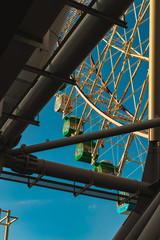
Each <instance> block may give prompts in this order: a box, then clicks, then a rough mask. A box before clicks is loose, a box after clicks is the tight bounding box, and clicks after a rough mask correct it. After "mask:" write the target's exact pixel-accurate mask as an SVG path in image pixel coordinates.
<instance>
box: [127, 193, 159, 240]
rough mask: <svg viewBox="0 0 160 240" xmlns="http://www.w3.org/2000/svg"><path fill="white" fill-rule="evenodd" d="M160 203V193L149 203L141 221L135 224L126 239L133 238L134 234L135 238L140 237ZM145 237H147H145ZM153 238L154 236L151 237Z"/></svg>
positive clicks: (130, 239)
mask: <svg viewBox="0 0 160 240" xmlns="http://www.w3.org/2000/svg"><path fill="white" fill-rule="evenodd" d="M159 204H160V193H159V194H158V195H157V196H156V197H155V198H154V200H153V201H152V203H151V204H150V205H149V207H148V208H147V210H146V211H145V212H144V214H143V215H142V216H141V218H140V219H139V221H137V223H136V224H135V225H134V227H133V229H132V230H131V231H130V232H129V234H128V236H127V238H126V239H125V240H132V239H133V236H134V238H135V239H138V237H139V235H140V234H141V232H142V231H143V229H144V228H145V226H146V225H147V223H148V222H149V220H150V219H151V217H152V215H153V214H154V212H155V211H156V209H157V207H158V206H159ZM144 239H145V238H144ZM151 239H153V238H151Z"/></svg>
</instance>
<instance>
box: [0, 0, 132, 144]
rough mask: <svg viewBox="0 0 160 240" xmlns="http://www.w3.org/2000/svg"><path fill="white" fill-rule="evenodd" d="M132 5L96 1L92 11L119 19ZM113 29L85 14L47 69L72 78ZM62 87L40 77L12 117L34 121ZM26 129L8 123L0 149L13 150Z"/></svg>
mask: <svg viewBox="0 0 160 240" xmlns="http://www.w3.org/2000/svg"><path fill="white" fill-rule="evenodd" d="M132 3H133V0H121V1H119V0H112V1H111V0H110V1H107V0H97V1H96V3H95V4H94V5H93V8H94V9H96V10H98V11H102V12H103V13H104V14H105V13H108V14H110V15H111V16H113V18H116V19H118V18H120V17H121V16H122V14H124V12H125V11H126V10H127V9H128V7H129V6H130V5H131V4H132ZM112 26H113V23H111V22H110V21H104V20H103V19H101V18H98V17H95V16H92V15H90V14H86V16H85V17H84V18H83V19H82V21H81V22H80V24H79V25H78V26H77V27H76V29H75V31H74V32H73V33H72V34H71V35H70V37H69V38H68V39H67V41H65V43H64V44H63V46H62V47H61V49H60V50H59V51H58V52H57V54H56V55H55V57H54V58H53V60H52V62H51V64H49V66H48V67H47V68H46V69H45V70H46V71H49V72H52V73H53V74H55V75H58V76H63V77H64V78H65V77H68V78H69V76H70V75H71V74H72V73H73V72H74V71H75V69H76V68H77V67H78V66H79V64H80V63H81V62H82V61H83V60H84V59H85V58H86V56H87V55H88V54H89V53H90V52H91V51H92V49H93V48H94V47H95V46H96V45H97V44H98V43H99V41H100V40H101V39H102V38H103V37H104V36H105V34H106V33H107V32H108V31H109V30H110V29H111V28H112ZM63 84H64V81H59V80H56V79H55V81H53V79H50V78H46V77H43V76H42V77H40V78H39V79H38V81H37V82H36V84H35V85H34V86H33V87H32V88H31V90H30V91H29V93H28V94H27V95H26V96H25V97H24V99H23V100H22V102H21V103H20V104H19V106H18V107H17V109H16V110H15V112H14V113H13V114H16V115H18V116H21V117H27V118H29V119H34V118H35V117H36V116H37V114H38V113H39V112H40V111H41V110H42V109H43V107H44V106H45V105H46V104H47V103H48V101H49V100H50V99H51V98H52V97H53V96H54V94H55V93H56V92H57V91H58V89H59V88H60V87H61V86H62V85H63ZM27 126H28V125H27V124H26V123H22V122H21V123H19V122H17V121H14V120H11V121H10V122H7V124H6V125H4V126H3V129H2V133H1V137H0V141H1V146H2V147H3V146H4V147H7V148H12V147H14V146H15V144H16V143H17V140H18V139H19V137H20V135H21V134H22V132H23V131H24V129H25V128H26V127H27ZM15 142H16V143H15Z"/></svg>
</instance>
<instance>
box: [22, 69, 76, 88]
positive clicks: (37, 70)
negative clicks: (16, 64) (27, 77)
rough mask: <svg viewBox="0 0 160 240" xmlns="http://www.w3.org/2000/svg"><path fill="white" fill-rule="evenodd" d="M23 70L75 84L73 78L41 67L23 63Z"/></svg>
mask: <svg viewBox="0 0 160 240" xmlns="http://www.w3.org/2000/svg"><path fill="white" fill-rule="evenodd" d="M23 70H26V71H28V72H32V73H36V74H38V75H41V76H45V77H47V78H50V79H53V80H54V81H55V80H57V81H63V82H66V83H69V84H71V85H75V84H76V81H75V79H70V78H68V77H61V76H59V75H56V74H53V73H51V72H48V71H43V70H41V69H38V68H35V67H32V66H29V65H24V66H23Z"/></svg>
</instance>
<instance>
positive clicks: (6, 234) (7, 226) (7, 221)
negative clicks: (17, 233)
mask: <svg viewBox="0 0 160 240" xmlns="http://www.w3.org/2000/svg"><path fill="white" fill-rule="evenodd" d="M10 213H11V211H10V210H8V211H7V218H6V230H5V237H4V240H8V235H9V222H10Z"/></svg>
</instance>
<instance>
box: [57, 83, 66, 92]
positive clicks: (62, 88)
mask: <svg viewBox="0 0 160 240" xmlns="http://www.w3.org/2000/svg"><path fill="white" fill-rule="evenodd" d="M66 87H67V83H64V84H63V85H62V86H61V87H60V89H59V91H61V92H63V91H64V90H65V89H66Z"/></svg>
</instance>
